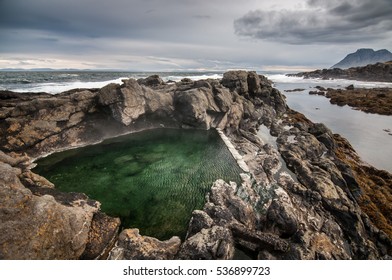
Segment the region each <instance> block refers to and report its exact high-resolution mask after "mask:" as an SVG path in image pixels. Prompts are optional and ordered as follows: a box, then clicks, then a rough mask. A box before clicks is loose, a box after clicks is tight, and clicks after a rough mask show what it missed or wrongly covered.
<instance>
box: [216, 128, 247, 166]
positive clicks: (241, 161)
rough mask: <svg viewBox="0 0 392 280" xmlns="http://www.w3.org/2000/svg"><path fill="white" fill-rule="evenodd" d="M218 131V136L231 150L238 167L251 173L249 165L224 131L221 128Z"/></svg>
mask: <svg viewBox="0 0 392 280" xmlns="http://www.w3.org/2000/svg"><path fill="white" fill-rule="evenodd" d="M216 131H218V134H219V135H220V137H221V138H222V140H223V142H224V143H225V145H226V147H227V148H228V149H229V151H230V153H231V154H232V155H233V157H234V158H235V160H236V161H237V164H238V166H239V167H240V168H241V169H242V170H243V171H244V172H250V170H249V167H248V165H247V164H246V163H245V161H244V159H243V158H242V156H241V155H240V154H239V153H238V151H237V149H236V148H235V147H234V145H233V144H232V143H231V141H230V139H229V138H228V137H227V136H226V135H225V134H224V133H223V131H222V130H221V129H220V128H217V129H216Z"/></svg>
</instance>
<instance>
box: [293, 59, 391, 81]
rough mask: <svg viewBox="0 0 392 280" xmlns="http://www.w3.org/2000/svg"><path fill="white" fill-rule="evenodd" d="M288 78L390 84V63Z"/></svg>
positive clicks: (309, 73) (316, 71)
mask: <svg viewBox="0 0 392 280" xmlns="http://www.w3.org/2000/svg"><path fill="white" fill-rule="evenodd" d="M287 76H289V77H303V78H304V79H310V78H316V79H324V80H329V79H346V80H358V81H371V82H387V83H391V82H392V61H389V62H385V63H376V64H369V65H366V66H362V67H351V68H348V69H340V68H332V69H322V70H315V71H310V72H300V73H296V74H287Z"/></svg>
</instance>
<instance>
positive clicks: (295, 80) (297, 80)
mask: <svg viewBox="0 0 392 280" xmlns="http://www.w3.org/2000/svg"><path fill="white" fill-rule="evenodd" d="M265 76H266V77H267V78H268V79H270V80H271V81H272V82H273V83H285V84H286V83H290V84H310V85H324V86H330V87H344V86H348V85H354V86H356V87H364V88H376V87H392V83H385V82H366V81H357V80H345V79H330V80H324V79H315V78H314V79H313V78H311V79H304V78H303V77H289V76H286V75H285V74H265Z"/></svg>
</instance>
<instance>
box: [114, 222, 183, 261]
mask: <svg viewBox="0 0 392 280" xmlns="http://www.w3.org/2000/svg"><path fill="white" fill-rule="evenodd" d="M180 244H181V240H180V238H179V237H177V236H173V237H172V238H170V239H169V240H166V241H160V240H158V239H156V238H153V237H149V236H142V235H140V234H139V229H125V230H123V231H122V232H121V233H120V235H119V237H118V243H117V246H116V247H115V248H113V249H112V250H111V252H110V255H109V260H119V259H122V260H171V259H173V258H174V256H175V255H176V254H177V252H178V250H179V248H180Z"/></svg>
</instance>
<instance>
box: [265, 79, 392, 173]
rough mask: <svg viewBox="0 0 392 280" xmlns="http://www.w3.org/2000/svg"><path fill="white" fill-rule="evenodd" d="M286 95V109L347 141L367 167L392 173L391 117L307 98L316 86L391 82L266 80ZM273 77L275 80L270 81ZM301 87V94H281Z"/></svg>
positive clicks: (320, 97) (391, 85)
mask: <svg viewBox="0 0 392 280" xmlns="http://www.w3.org/2000/svg"><path fill="white" fill-rule="evenodd" d="M270 78H271V79H272V80H273V81H274V82H275V86H276V88H278V89H279V90H280V91H281V92H282V93H284V94H285V96H286V98H287V99H286V101H287V104H288V105H289V107H290V108H292V109H294V110H296V111H298V112H301V113H303V114H304V115H305V116H306V117H307V118H309V119H310V120H312V121H313V122H318V123H324V124H325V125H326V126H327V127H329V128H330V129H331V130H332V132H333V133H339V134H341V135H342V136H343V137H345V138H347V139H348V140H349V142H350V143H351V145H352V146H353V147H354V149H355V150H356V151H357V152H358V154H359V155H360V156H361V158H362V159H363V160H364V161H365V162H368V163H369V164H371V165H373V166H375V167H377V168H379V169H384V170H387V171H389V172H392V149H391V145H392V136H391V135H389V134H388V132H386V131H385V130H388V129H390V130H391V131H392V116H382V115H378V114H370V113H364V112H361V111H358V110H354V109H352V108H350V107H349V106H343V107H340V106H338V105H333V104H331V103H330V102H329V99H328V98H326V97H324V96H318V95H309V94H308V93H309V91H310V90H315V89H314V87H315V86H317V85H319V86H323V87H332V88H340V87H344V86H347V85H349V84H354V86H355V87H383V86H389V87H392V84H391V83H372V82H358V81H348V80H327V81H324V80H316V79H310V80H305V79H301V78H288V77H287V78H286V79H279V77H274V76H271V77H270ZM274 78H275V80H274ZM295 88H303V89H304V91H302V92H284V90H286V89H295Z"/></svg>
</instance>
